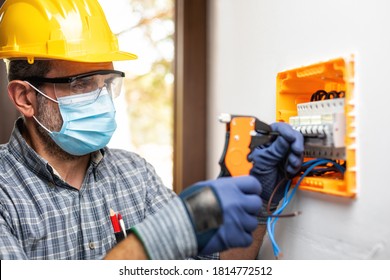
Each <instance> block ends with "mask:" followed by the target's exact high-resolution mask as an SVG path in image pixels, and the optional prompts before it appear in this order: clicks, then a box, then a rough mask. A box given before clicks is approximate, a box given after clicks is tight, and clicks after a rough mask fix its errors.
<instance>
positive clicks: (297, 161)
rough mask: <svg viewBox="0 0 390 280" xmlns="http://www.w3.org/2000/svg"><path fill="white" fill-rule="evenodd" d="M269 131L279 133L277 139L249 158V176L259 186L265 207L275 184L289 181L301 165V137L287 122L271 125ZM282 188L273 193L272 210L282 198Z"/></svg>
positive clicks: (302, 143)
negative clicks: (283, 180)
mask: <svg viewBox="0 0 390 280" xmlns="http://www.w3.org/2000/svg"><path fill="white" fill-rule="evenodd" d="M271 128H272V130H274V131H277V132H279V135H278V136H277V138H276V140H275V141H273V142H272V143H271V144H270V145H268V146H266V147H258V148H256V149H254V151H253V152H252V153H251V154H250V155H249V156H248V159H249V160H250V161H252V162H253V168H252V169H251V171H250V175H252V176H255V177H256V178H257V179H258V180H259V181H260V182H261V185H262V188H263V191H262V193H261V195H260V196H261V198H262V199H263V202H264V204H265V205H267V203H268V201H269V200H270V197H271V194H272V192H273V191H274V189H275V187H276V185H277V184H278V183H279V182H280V180H282V179H283V178H291V177H293V176H294V175H296V174H297V172H299V170H300V169H301V166H302V160H303V151H304V141H303V135H302V134H301V133H300V132H298V131H296V130H294V129H293V128H292V127H291V126H290V125H289V124H286V123H273V124H271ZM283 187H284V185H282V186H280V187H279V188H278V190H277V191H276V193H275V194H274V196H273V198H272V202H271V209H275V208H276V207H277V206H278V204H279V201H280V200H281V199H282V198H283V196H284V192H285V190H284V188H283Z"/></svg>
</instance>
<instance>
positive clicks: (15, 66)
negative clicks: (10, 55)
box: [8, 60, 51, 86]
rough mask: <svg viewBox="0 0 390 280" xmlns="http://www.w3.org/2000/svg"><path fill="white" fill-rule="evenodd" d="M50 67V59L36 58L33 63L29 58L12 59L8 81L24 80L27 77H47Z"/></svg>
mask: <svg viewBox="0 0 390 280" xmlns="http://www.w3.org/2000/svg"><path fill="white" fill-rule="evenodd" d="M50 68H51V62H50V60H35V61H34V63H33V64H30V63H28V62H27V60H10V61H8V81H13V80H24V79H25V78H27V77H45V75H46V74H47V73H48V72H49V71H50ZM36 86H38V85H36Z"/></svg>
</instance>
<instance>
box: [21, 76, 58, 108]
mask: <svg viewBox="0 0 390 280" xmlns="http://www.w3.org/2000/svg"><path fill="white" fill-rule="evenodd" d="M24 82H25V83H27V84H29V85H30V87H32V88H33V89H34V90H36V91H37V92H39V93H40V94H42V95H43V96H44V97H46V98H47V99H49V100H51V101H53V102H55V103H57V104H58V101H57V100H55V99H54V98H51V97H50V96H48V95H46V94H44V93H43V92H42V91H40V90H39V89H37V88H36V87H35V86H33V85H32V84H30V83H29V82H28V81H24Z"/></svg>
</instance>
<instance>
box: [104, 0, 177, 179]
mask: <svg viewBox="0 0 390 280" xmlns="http://www.w3.org/2000/svg"><path fill="white" fill-rule="evenodd" d="M99 1H100V3H101V5H102V7H103V9H104V11H105V13H106V16H107V20H108V22H109V24H110V26H111V29H112V31H113V32H114V33H115V34H116V35H117V37H118V41H119V46H120V49H121V50H123V51H128V52H132V53H135V54H137V55H138V59H137V60H134V61H124V62H115V64H114V65H115V68H116V69H118V70H121V71H124V72H125V73H126V79H125V87H124V92H123V94H122V95H121V96H120V98H118V99H117V100H115V105H116V110H117V115H116V117H117V122H118V128H117V131H116V132H115V134H114V136H113V138H112V140H111V142H110V143H109V145H108V146H109V147H111V148H121V149H126V150H130V151H133V152H136V153H138V154H140V155H141V156H143V157H144V158H146V160H147V161H149V162H150V163H151V164H152V165H153V166H154V167H155V169H156V171H157V173H158V174H159V175H160V177H161V178H162V180H163V182H164V183H165V185H166V186H168V187H169V186H172V174H173V92H174V75H173V63H174V61H173V59H174V38H173V37H174V31H175V25H174V1H173V0H149V1H145V0H117V1H115V5H113V2H112V1H111V0H99Z"/></svg>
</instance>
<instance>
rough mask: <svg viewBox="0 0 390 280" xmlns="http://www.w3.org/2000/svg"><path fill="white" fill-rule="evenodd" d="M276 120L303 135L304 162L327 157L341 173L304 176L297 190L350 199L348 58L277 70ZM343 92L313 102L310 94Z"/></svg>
mask: <svg viewBox="0 0 390 280" xmlns="http://www.w3.org/2000/svg"><path fill="white" fill-rule="evenodd" d="M276 86H277V87H276V120H277V121H282V122H287V123H290V124H291V125H292V126H293V127H294V128H295V129H296V130H298V131H300V132H301V133H302V134H303V135H304V137H305V151H304V156H305V159H304V160H305V161H306V160H310V159H313V158H328V159H333V160H337V161H339V162H341V161H342V162H343V163H344V164H345V166H346V171H345V172H344V174H343V175H341V174H340V173H335V174H324V175H320V176H313V177H310V176H309V177H306V178H304V179H303V180H302V182H301V184H300V187H299V188H300V189H302V190H307V191H314V192H321V193H324V194H329V195H336V196H342V197H348V198H354V197H356V172H357V168H356V148H357V145H356V135H357V133H356V121H355V119H356V99H355V92H354V89H355V81H354V57H353V56H350V57H346V58H337V59H333V60H329V61H325V62H319V63H315V64H312V65H308V66H304V67H299V68H296V69H291V70H287V71H283V72H280V73H278V75H277V85H276ZM318 91H322V92H343V93H344V94H343V96H342V98H341V97H340V98H338V96H337V98H334V97H332V98H327V99H325V100H313V94H314V93H316V92H318Z"/></svg>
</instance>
